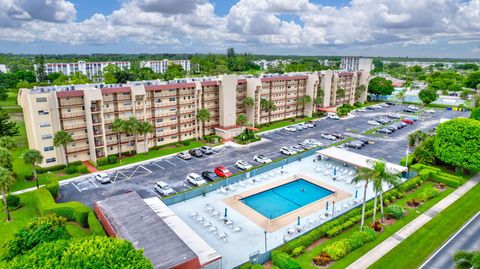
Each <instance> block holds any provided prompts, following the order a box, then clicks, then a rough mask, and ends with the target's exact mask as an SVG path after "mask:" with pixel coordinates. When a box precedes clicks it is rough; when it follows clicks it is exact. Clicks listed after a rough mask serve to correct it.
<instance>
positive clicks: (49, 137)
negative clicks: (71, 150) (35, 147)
mask: <svg viewBox="0 0 480 269" xmlns="http://www.w3.org/2000/svg"><path fill="white" fill-rule="evenodd" d="M52 138H53V135H51V134H46V135H42V140H48V139H52Z"/></svg>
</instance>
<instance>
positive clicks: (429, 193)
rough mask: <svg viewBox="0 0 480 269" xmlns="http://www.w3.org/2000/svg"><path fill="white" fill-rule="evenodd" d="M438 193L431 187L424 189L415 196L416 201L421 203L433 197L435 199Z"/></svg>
mask: <svg viewBox="0 0 480 269" xmlns="http://www.w3.org/2000/svg"><path fill="white" fill-rule="evenodd" d="M439 193H440V191H439V190H437V189H435V188H433V187H429V188H425V189H424V190H423V191H422V192H420V193H419V194H418V195H417V199H418V200H420V201H421V202H425V201H427V200H430V199H432V198H434V197H437V196H438V194H439Z"/></svg>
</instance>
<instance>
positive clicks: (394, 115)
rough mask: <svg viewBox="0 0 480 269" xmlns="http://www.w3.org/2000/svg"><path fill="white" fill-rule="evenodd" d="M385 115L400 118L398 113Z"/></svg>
mask: <svg viewBox="0 0 480 269" xmlns="http://www.w3.org/2000/svg"><path fill="white" fill-rule="evenodd" d="M387 116H388V117H389V118H392V119H400V115H398V114H397V113H388V115H387Z"/></svg>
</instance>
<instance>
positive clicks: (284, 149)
mask: <svg viewBox="0 0 480 269" xmlns="http://www.w3.org/2000/svg"><path fill="white" fill-rule="evenodd" d="M280 153H282V154H284V155H294V154H296V153H297V152H296V151H295V150H294V149H292V148H289V147H281V148H280Z"/></svg>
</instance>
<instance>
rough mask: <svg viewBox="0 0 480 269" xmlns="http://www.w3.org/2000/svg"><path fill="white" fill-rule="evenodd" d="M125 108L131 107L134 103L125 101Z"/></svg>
mask: <svg viewBox="0 0 480 269" xmlns="http://www.w3.org/2000/svg"><path fill="white" fill-rule="evenodd" d="M123 105H124V106H131V105H132V102H131V101H125V102H124V103H123Z"/></svg>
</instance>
